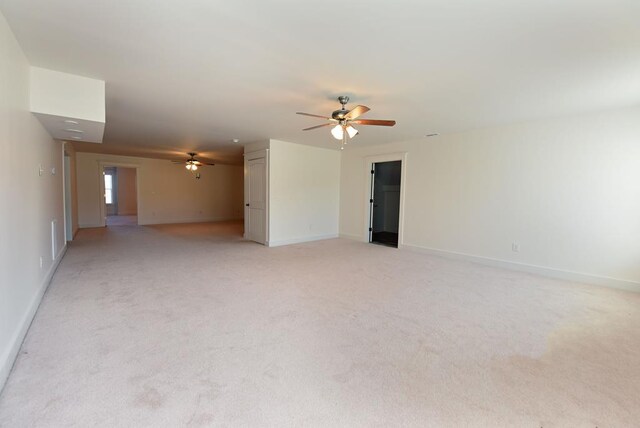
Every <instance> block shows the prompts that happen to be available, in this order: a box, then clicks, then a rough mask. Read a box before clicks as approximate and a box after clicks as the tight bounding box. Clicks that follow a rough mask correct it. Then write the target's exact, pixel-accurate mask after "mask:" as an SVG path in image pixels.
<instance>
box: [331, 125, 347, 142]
mask: <svg viewBox="0 0 640 428" xmlns="http://www.w3.org/2000/svg"><path fill="white" fill-rule="evenodd" d="M331 135H333V138H335V139H336V140H342V138H343V137H344V129H342V125H336V126H334V127H333V129H332V130H331Z"/></svg>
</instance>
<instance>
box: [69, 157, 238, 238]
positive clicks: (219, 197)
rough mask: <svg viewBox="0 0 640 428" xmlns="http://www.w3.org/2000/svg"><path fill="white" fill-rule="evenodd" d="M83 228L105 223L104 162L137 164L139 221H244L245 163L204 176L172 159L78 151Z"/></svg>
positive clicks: (213, 169) (204, 171)
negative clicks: (102, 220)
mask: <svg viewBox="0 0 640 428" xmlns="http://www.w3.org/2000/svg"><path fill="white" fill-rule="evenodd" d="M76 158H77V160H76V163H77V177H78V216H79V223H80V227H98V226H101V225H102V222H101V214H100V207H101V204H102V198H101V196H100V176H101V172H100V163H101V162H102V163H106V164H112V165H115V166H131V165H135V166H137V167H138V169H137V177H138V223H139V224H162V223H189V222H200V221H221V220H230V219H241V218H242V216H243V175H242V174H243V171H242V167H241V166H236V165H220V164H218V165H215V166H211V167H202V168H200V169H199V170H198V172H200V174H201V179H200V180H196V179H195V178H194V174H193V173H191V172H189V171H187V169H186V168H185V167H184V165H179V164H173V163H171V162H170V161H167V160H160V159H147V158H139V157H130V156H116V155H106V154H97V153H80V152H78V153H77V154H76Z"/></svg>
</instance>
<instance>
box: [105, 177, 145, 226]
mask: <svg viewBox="0 0 640 428" xmlns="http://www.w3.org/2000/svg"><path fill="white" fill-rule="evenodd" d="M102 175H103V179H104V183H103V184H104V205H105V211H104V212H105V226H135V225H137V224H138V190H137V184H136V182H137V178H136V175H137V170H136V168H126V167H119V166H117V167H116V166H105V167H104V168H103V171H102Z"/></svg>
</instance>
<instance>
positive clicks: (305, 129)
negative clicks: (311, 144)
mask: <svg viewBox="0 0 640 428" xmlns="http://www.w3.org/2000/svg"><path fill="white" fill-rule="evenodd" d="M329 125H333V123H323V124H322V125H316V126H312V127H311V128H304V129H303V131H310V130H312V129H316V128H322V127H324V126H329Z"/></svg>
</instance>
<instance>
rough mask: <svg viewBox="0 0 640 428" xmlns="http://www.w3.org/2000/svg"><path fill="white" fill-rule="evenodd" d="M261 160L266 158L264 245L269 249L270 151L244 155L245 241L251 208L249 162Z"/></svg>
mask: <svg viewBox="0 0 640 428" xmlns="http://www.w3.org/2000/svg"><path fill="white" fill-rule="evenodd" d="M260 158H264V162H265V175H266V177H265V180H264V183H265V186H266V189H265V192H264V197H265V206H264V213H265V222H266V224H265V228H264V230H265V232H264V234H265V243H264V245H266V246H267V247H268V246H269V149H263V150H256V151H254V152H249V153H245V154H244V234H243V236H244V239H249V235H248V233H249V227H250V226H249V207H247V204H248V203H249V198H248V196H249V185H250V183H249V179H248V176H249V161H250V160H254V159H260Z"/></svg>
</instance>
